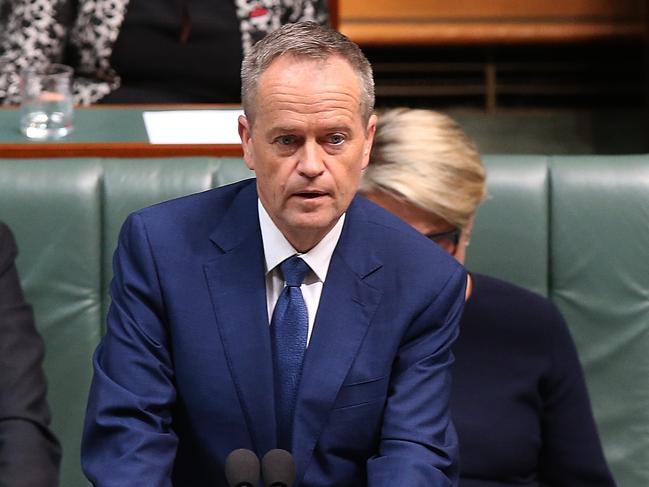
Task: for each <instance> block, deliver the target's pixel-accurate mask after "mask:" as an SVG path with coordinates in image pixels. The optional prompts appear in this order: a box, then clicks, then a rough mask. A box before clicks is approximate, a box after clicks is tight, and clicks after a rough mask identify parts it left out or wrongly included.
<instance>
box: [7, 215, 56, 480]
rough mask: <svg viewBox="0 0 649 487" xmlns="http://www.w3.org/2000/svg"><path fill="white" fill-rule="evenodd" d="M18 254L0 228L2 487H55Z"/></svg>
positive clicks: (52, 442)
mask: <svg viewBox="0 0 649 487" xmlns="http://www.w3.org/2000/svg"><path fill="white" fill-rule="evenodd" d="M17 253H18V250H17V247H16V241H15V240H14V237H13V235H12V233H11V231H10V230H9V227H7V225H5V224H4V223H2V222H0V486H3V487H5V486H7V487H55V486H57V485H58V471H59V462H60V460H61V448H60V446H59V443H58V441H57V440H56V438H55V437H54V435H53V434H52V432H51V431H50V430H49V428H48V425H49V422H50V413H49V409H48V406H47V401H46V398H45V396H46V390H47V386H46V383H45V375H44V374H43V369H42V363H43V353H44V347H43V340H42V339H41V337H40V336H39V334H38V332H37V331H36V327H35V326H34V316H33V314H32V309H31V306H29V305H28V304H27V303H25V299H24V297H23V292H22V289H21V288H20V281H19V279H18V272H17V271H16V266H15V259H16V255H17Z"/></svg>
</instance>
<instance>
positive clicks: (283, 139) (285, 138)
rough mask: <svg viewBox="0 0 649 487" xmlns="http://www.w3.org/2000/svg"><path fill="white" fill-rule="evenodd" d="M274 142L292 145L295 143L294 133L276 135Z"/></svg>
mask: <svg viewBox="0 0 649 487" xmlns="http://www.w3.org/2000/svg"><path fill="white" fill-rule="evenodd" d="M275 142H277V143H278V144H279V145H292V144H294V143H295V136H294V135H281V136H280V137H277V138H276V139H275Z"/></svg>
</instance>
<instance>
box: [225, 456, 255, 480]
mask: <svg viewBox="0 0 649 487" xmlns="http://www.w3.org/2000/svg"><path fill="white" fill-rule="evenodd" d="M225 478H226V479H227V480H228V485H229V486H230V487H257V485H258V484H259V459H258V458H257V455H255V454H254V453H253V452H251V451H250V450H246V449H245V448H239V449H238V450H233V451H231V452H230V454H229V455H228V457H227V458H226V459H225Z"/></svg>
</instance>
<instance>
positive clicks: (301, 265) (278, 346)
mask: <svg viewBox="0 0 649 487" xmlns="http://www.w3.org/2000/svg"><path fill="white" fill-rule="evenodd" d="M280 269H281V270H282V275H283V276H284V281H285V282H286V287H284V290H283V291H282V293H281V294H280V296H279V299H278V300H277V304H275V310H274V311H273V319H272V320H271V324H270V335H271V340H272V347H273V368H274V374H275V414H276V415H277V440H278V447H279V448H283V449H285V450H288V451H290V450H291V441H292V435H293V412H294V409H295V400H296V396H297V388H298V385H299V382H300V376H301V374H302V360H303V359H304V352H305V351H306V338H307V330H308V327H309V315H308V313H307V309H306V304H305V303H304V298H303V297H302V291H301V290H300V286H301V285H302V281H303V280H304V276H306V274H307V272H308V271H309V266H308V265H307V264H306V262H304V261H303V260H302V259H301V258H299V257H298V256H297V255H294V256H293V257H290V258H288V259H286V260H285V261H284V262H282V263H281V264H280Z"/></svg>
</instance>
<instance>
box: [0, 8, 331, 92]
mask: <svg viewBox="0 0 649 487" xmlns="http://www.w3.org/2000/svg"><path fill="white" fill-rule="evenodd" d="M0 1H1V2H2V3H1V4H0V102H1V103H3V104H12V103H18V102H19V101H20V93H19V90H20V87H19V74H20V71H21V70H22V69H24V68H25V67H27V66H45V65H47V64H50V63H56V62H65V63H67V64H72V65H73V67H74V69H75V81H74V96H75V102H76V103H79V104H90V103H95V102H97V101H99V100H101V99H102V98H104V97H105V96H107V95H108V94H109V93H111V92H114V91H115V90H117V89H118V88H119V87H120V85H121V83H122V80H121V77H120V73H118V72H117V71H116V69H115V67H114V66H113V65H112V55H113V48H114V46H115V43H116V41H117V40H118V37H119V35H120V30H121V27H122V25H123V23H124V21H125V18H126V15H127V12H128V6H129V1H132V2H136V1H137V2H138V3H140V4H141V2H143V1H145V0H0ZM157 1H158V0H157ZM157 1H156V3H157ZM175 1H176V3H177V4H178V5H179V8H178V17H179V22H180V17H181V12H182V10H181V8H180V5H181V4H182V3H183V1H182V0H175ZM196 1H197V0H184V2H185V3H190V2H196ZM213 1H215V2H219V1H220V2H222V1H232V0H213ZM153 8H156V7H153ZM234 11H235V16H234V17H233V21H234V22H235V23H236V22H237V20H238V24H239V34H240V40H241V48H240V51H239V50H238V49H237V51H239V52H241V53H245V52H247V51H248V49H250V47H251V46H252V45H253V44H254V42H256V41H257V40H259V39H261V38H262V37H263V36H264V35H266V34H267V33H268V32H271V31H273V30H275V29H277V28H278V27H279V26H280V25H282V24H284V23H287V22H298V21H303V20H315V21H317V22H320V23H325V22H326V21H327V7H326V0H234ZM226 48H227V47H226ZM142 62H146V61H145V60H143V61H142ZM174 101H175V100H174ZM186 101H188V102H191V101H194V100H191V99H187V100H186ZM212 101H219V100H218V98H217V99H215V100H212Z"/></svg>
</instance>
